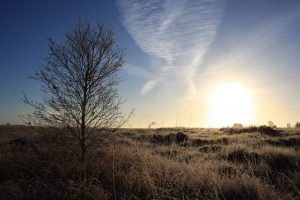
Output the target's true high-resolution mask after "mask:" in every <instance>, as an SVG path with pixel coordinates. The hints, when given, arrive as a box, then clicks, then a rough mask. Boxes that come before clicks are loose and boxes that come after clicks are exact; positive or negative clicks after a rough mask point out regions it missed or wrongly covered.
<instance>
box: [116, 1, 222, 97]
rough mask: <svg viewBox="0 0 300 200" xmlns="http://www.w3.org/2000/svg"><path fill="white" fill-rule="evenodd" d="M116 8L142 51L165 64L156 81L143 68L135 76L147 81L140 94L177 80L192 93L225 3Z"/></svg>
mask: <svg viewBox="0 0 300 200" xmlns="http://www.w3.org/2000/svg"><path fill="white" fill-rule="evenodd" d="M118 7H119V10H120V12H121V17H122V19H121V20H122V23H123V25H124V27H125V28H126V29H127V31H128V33H129V34H130V35H131V36H132V38H133V39H134V40H135V42H136V43H137V44H138V46H139V47H140V48H141V50H142V51H143V52H145V53H146V54H148V55H151V56H154V57H157V58H160V59H163V60H164V62H165V65H164V66H157V67H158V68H159V69H157V70H155V71H157V74H155V78H153V77H151V78H150V77H149V76H148V75H149V73H148V72H146V71H145V69H143V71H144V72H145V73H138V74H136V75H138V76H140V77H143V78H146V79H147V82H146V83H145V85H144V86H143V88H142V89H141V93H142V94H145V93H148V92H150V91H151V90H152V89H153V88H154V87H155V86H157V85H158V83H160V82H161V83H163V82H165V81H162V80H166V81H167V82H170V81H172V80H176V81H178V80H180V81H181V82H182V83H184V84H185V85H186V87H187V89H188V90H193V88H194V87H193V84H191V81H193V78H194V76H195V73H196V72H197V70H198V69H199V65H200V64H201V63H202V61H203V59H204V56H205V55H206V53H207V51H208V49H209V47H210V45H211V43H212V42H213V40H214V38H215V36H216V33H217V28H218V25H219V23H220V20H221V17H222V13H223V9H224V2H222V1H215V0H202V1H189V0H186V1H184V0H165V1H161V0H148V1H147V0H119V1H118ZM128 69H129V68H128ZM135 71H138V70H137V69H135ZM129 73H130V72H129ZM145 74H148V75H147V77H145Z"/></svg>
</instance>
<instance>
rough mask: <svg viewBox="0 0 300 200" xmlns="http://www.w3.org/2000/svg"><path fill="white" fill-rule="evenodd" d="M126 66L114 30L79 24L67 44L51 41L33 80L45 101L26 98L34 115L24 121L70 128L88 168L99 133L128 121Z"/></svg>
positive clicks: (65, 41)
mask: <svg viewBox="0 0 300 200" xmlns="http://www.w3.org/2000/svg"><path fill="white" fill-rule="evenodd" d="M123 63H124V56H123V50H122V49H119V48H117V47H115V41H114V37H113V32H112V31H111V29H110V28H108V27H107V26H105V25H104V24H101V23H99V24H98V26H97V27H95V28H94V27H92V26H91V25H90V24H89V23H88V22H86V21H85V22H84V21H83V20H79V21H78V23H77V25H76V26H75V27H74V29H73V30H72V31H70V32H69V33H67V34H66V36H65V39H64V40H63V41H62V42H55V41H54V40H53V39H52V38H50V39H49V56H47V57H45V58H44V62H43V64H41V66H40V68H39V70H38V72H36V73H35V75H34V76H32V78H33V79H35V80H37V81H39V82H40V83H41V87H42V89H41V91H42V93H43V102H35V101H32V100H29V99H28V98H27V96H24V102H25V103H27V104H29V105H31V106H32V107H33V108H34V109H35V111H34V112H33V113H32V114H31V115H26V116H25V118H24V117H23V119H24V120H25V121H26V122H27V123H28V124H32V123H34V124H37V125H47V126H55V127H62V128H65V130H66V131H67V132H69V133H70V134H71V136H72V137H73V138H74V139H75V140H77V142H78V145H79V147H80V150H81V152H80V160H81V161H82V162H83V163H84V162H85V157H86V152H87V150H88V148H89V147H90V146H92V145H93V142H94V141H95V140H97V137H98V136H99V135H100V134H99V131H102V132H104V131H103V130H105V129H107V128H118V127H121V126H122V125H123V124H124V123H125V122H126V120H127V118H128V117H129V116H127V117H126V116H125V115H124V114H123V113H122V112H121V111H120V105H121V103H122V101H121V100H120V98H119V95H118V90H117V85H118V84H119V82H120V79H119V77H118V76H117V72H118V71H119V70H120V69H121V67H122V65H123ZM96 130H97V134H96Z"/></svg>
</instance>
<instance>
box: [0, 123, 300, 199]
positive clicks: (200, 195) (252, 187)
mask: <svg viewBox="0 0 300 200" xmlns="http://www.w3.org/2000/svg"><path fill="white" fill-rule="evenodd" d="M244 129H246V128H244ZM257 130H261V129H259V128H256V129H255V130H254V127H253V131H252V130H250V129H249V131H248V132H247V131H242V132H228V131H227V130H226V129H222V130H220V129H184V128H180V129H175V128H172V129H171V128H170V129H168V128H162V129H120V130H118V131H116V132H115V133H114V134H109V136H108V137H106V138H103V140H102V141H97V142H98V146H93V147H91V149H90V150H91V153H90V154H88V156H87V157H86V163H85V165H83V164H82V163H81V162H80V161H79V160H78V159H76V157H75V155H74V153H73V151H70V149H72V148H74V149H75V150H76V149H77V148H76V144H75V142H74V140H70V138H69V137H70V136H69V135H65V134H62V133H63V132H64V131H63V130H62V129H60V128H41V127H35V128H33V127H26V126H21V127H18V126H12V125H10V126H1V127H0V199H273V200H276V199H280V200H281V199H283V200H284V199H299V198H300V148H299V147H300V130H299V129H284V130H282V131H281V132H280V134H268V133H267V132H258V131H257ZM106 131H108V132H110V130H106ZM277 131H278V130H277ZM265 133H266V134H265ZM176 136H177V137H176ZM84 172H86V174H84Z"/></svg>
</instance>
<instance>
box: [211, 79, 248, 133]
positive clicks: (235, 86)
mask: <svg viewBox="0 0 300 200" xmlns="http://www.w3.org/2000/svg"><path fill="white" fill-rule="evenodd" d="M210 115H211V124H210V125H211V126H213V127H221V126H231V125H233V124H234V123H241V124H244V125H245V124H250V123H251V122H253V101H252V95H251V93H250V91H249V90H247V89H246V88H244V87H243V86H242V85H240V84H239V83H223V84H220V85H219V86H217V87H216V88H215V90H214V92H213V94H212V96H211V99H210Z"/></svg>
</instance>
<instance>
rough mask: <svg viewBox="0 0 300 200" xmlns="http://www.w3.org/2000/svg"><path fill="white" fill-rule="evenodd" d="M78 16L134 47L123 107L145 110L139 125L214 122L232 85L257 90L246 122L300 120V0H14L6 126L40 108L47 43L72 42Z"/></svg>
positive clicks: (0, 40)
mask: <svg viewBox="0 0 300 200" xmlns="http://www.w3.org/2000/svg"><path fill="white" fill-rule="evenodd" d="M78 17H84V18H87V19H88V20H90V22H92V23H95V22H97V21H103V22H104V23H106V24H107V25H109V26H111V27H112V29H113V31H114V32H115V38H116V40H117V44H118V45H119V46H121V47H124V48H126V58H125V64H124V70H123V71H122V72H121V74H120V75H121V76H122V78H124V79H125V81H124V82H122V83H121V85H120V93H121V96H122V97H123V98H124V99H126V103H125V104H124V107H123V109H124V110H125V111H129V110H130V109H131V108H135V116H134V117H133V118H132V119H131V121H130V122H129V123H128V126H129V127H145V126H147V125H148V124H149V123H151V122H153V121H154V122H156V123H157V124H158V125H157V126H211V125H212V124H214V123H211V121H212V120H213V119H212V118H213V117H214V116H211V107H212V105H211V104H212V103H211V102H215V101H213V100H212V99H211V98H212V97H213V96H214V98H220V97H216V95H214V91H216V90H215V88H217V87H218V85H222V84H223V85H224V83H228V82H234V83H238V84H239V85H241V86H242V87H243V88H244V89H243V90H245V91H248V92H249V93H251V106H252V107H251V108H252V115H253V116H252V118H251V119H249V121H245V123H247V124H266V123H267V122H268V121H269V120H271V121H273V122H274V123H275V124H278V125H279V126H285V125H286V123H288V122H289V123H292V124H294V123H295V122H296V121H299V120H300V101H299V99H300V92H299V85H300V79H299V75H300V66H299V63H300V57H299V52H300V41H299V35H300V2H299V1H297V0H293V1H292V0H286V1H280V0H272V1H271V0H264V1H261V0H257V1H255V0H253V1H242V0H228V1H225V0H224V1H223V0H222V1H221V0H220V1H217V0H211V1H193V0H185V1H184V0H172V1H171V0H165V1H161V0H148V1H138V0H117V1H108V0H107V1H104V0H103V1H92V0H90V1H58V0H57V1H50V0H49V1H37V0H36V1H33V0H32V1H26V2H25V1H20V0H19V1H17V0H11V1H2V4H1V7H0V80H1V83H0V94H1V96H0V124H3V123H6V122H11V123H21V122H20V120H19V119H18V115H19V114H22V113H26V112H29V111H30V108H29V107H28V106H26V105H24V104H23V103H22V102H21V100H20V98H21V91H22V90H23V91H25V92H26V93H27V94H28V95H29V96H31V97H33V98H36V99H39V97H40V96H41V93H40V92H39V85H38V83H37V82H35V81H33V80H30V79H28V78H27V77H28V76H29V75H30V74H32V73H34V71H35V70H36V69H37V68H38V66H39V62H40V61H41V58H42V57H43V56H46V55H47V52H48V51H47V40H46V38H47V37H48V36H52V37H53V38H55V39H57V40H60V39H63V37H64V34H65V33H66V32H68V31H69V30H71V28H72V25H73V24H74V23H76V20H77V18H78ZM229 92H230V91H229ZM236 98H237V99H238V98H241V100H242V99H243V98H242V97H241V96H238V95H237V96H236ZM221 103H222V102H221ZM225 106H226V105H225ZM245 106H247V105H245ZM220 112H222V110H221V111H220ZM232 112H235V110H234V108H233V109H232ZM241 112H242V111H241ZM236 117H239V116H238V115H236ZM233 120H236V118H235V119H233ZM230 123H231V122H230ZM216 124H218V123H216ZM218 125H225V124H221V122H220V123H219V124H218Z"/></svg>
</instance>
